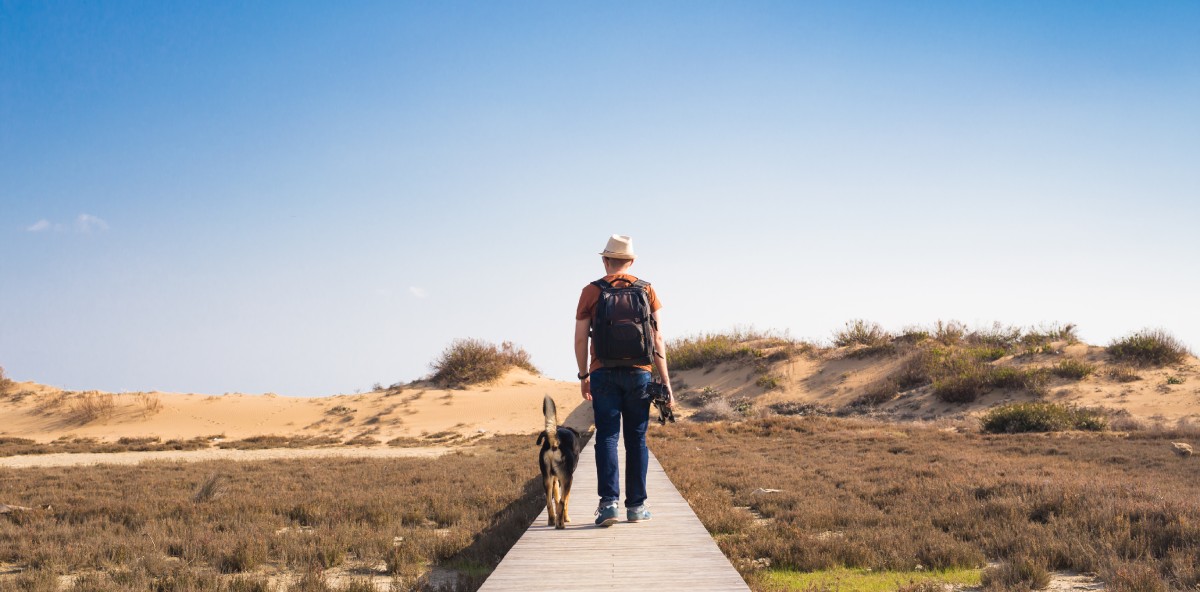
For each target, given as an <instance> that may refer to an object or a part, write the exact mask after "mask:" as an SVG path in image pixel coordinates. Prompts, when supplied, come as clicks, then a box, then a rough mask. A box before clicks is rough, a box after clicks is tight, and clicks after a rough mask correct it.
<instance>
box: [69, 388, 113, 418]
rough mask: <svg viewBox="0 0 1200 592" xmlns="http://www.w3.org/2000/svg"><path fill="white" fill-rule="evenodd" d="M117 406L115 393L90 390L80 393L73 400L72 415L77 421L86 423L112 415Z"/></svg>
mask: <svg viewBox="0 0 1200 592" xmlns="http://www.w3.org/2000/svg"><path fill="white" fill-rule="evenodd" d="M116 408H117V402H116V396H115V395H113V394H110V393H100V392H96V391H88V392H85V393H80V394H79V395H78V396H76V397H75V398H74V400H73V401H72V402H71V416H72V418H74V419H75V421H77V422H79V423H81V424H86V423H91V422H93V421H96V420H100V419H104V418H106V417H109V416H111V415H112V414H113V411H114V410H116Z"/></svg>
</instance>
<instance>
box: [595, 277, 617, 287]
mask: <svg viewBox="0 0 1200 592" xmlns="http://www.w3.org/2000/svg"><path fill="white" fill-rule="evenodd" d="M592 285H593V286H596V287H597V288H600V289H601V290H611V289H612V287H613V285H612V284H610V283H608V282H606V281H604V278H600V279H598V280H596V281H594V282H592Z"/></svg>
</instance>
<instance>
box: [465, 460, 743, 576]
mask: <svg viewBox="0 0 1200 592" xmlns="http://www.w3.org/2000/svg"><path fill="white" fill-rule="evenodd" d="M618 455H619V458H620V459H621V462H622V463H623V462H624V461H625V453H624V442H623V441H622V442H621V445H620V449H619V451H618ZM624 469H625V468H624V466H622V467H621V476H622V481H624ZM646 488H647V491H648V492H649V494H650V499H649V500H648V503H649V506H650V511H651V513H652V514H653V519H652V520H651V521H649V522H638V523H636V524H630V523H627V522H625V520H624V518H625V509H624V507H622V508H621V513H620V514H619V517H620V518H621V522H618V523H617V524H615V525H613V526H611V527H608V528H599V527H597V526H595V525H594V524H593V520H595V517H594V514H593V512H594V511H595V509H596V505H597V502H598V500H599V496H598V495H597V494H596V454H595V447H594V445H593V444H592V443H589V444H588V445H587V446H586V447H585V448H584V451H583V453H582V454H581V455H580V458H579V467H578V468H577V469H576V471H575V483H574V485H573V486H572V488H571V510H570V517H571V519H572V522H571V523H570V524H568V525H567V528H566V529H565V530H555V529H554V528H553V527H550V526H546V516H547V515H546V511H545V510H542V514H541V515H540V516H538V517H537V519H536V520H534V522H533V525H531V526H530V527H529V529H528V530H526V531H525V534H524V535H523V536H522V537H521V540H519V541H517V544H516V545H513V548H512V549H511V550H509V552H508V554H507V555H505V557H504V559H503V560H502V561H501V562H500V565H499V566H497V567H496V570H495V571H493V572H492V574H491V576H489V577H488V579H487V581H486V582H484V583H483V587H482V588H480V591H481V592H508V591H521V592H526V591H538V590H562V591H568V592H570V591H577V590H578V591H585V590H633V589H642V588H652V589H654V591H655V592H670V591H672V590H695V591H700V592H710V591H711V592H716V591H727V590H739V591H743V592H745V591H748V590H749V589H750V588H749V587H748V586H747V585H746V582H745V581H743V580H742V577H741V575H739V574H738V572H737V570H735V569H734V568H733V566H732V565H731V564H730V563H729V560H728V559H727V558H726V557H725V554H724V553H722V552H721V549H720V548H718V547H717V544H716V542H715V541H713V539H712V537H711V536H709V534H708V531H707V530H705V528H704V525H703V524H701V523H700V519H699V518H697V517H696V514H695V513H694V512H692V508H691V507H690V506H688V503H687V501H686V500H684V499H683V496H682V495H680V494H679V491H678V490H677V489H675V486H674V485H673V484H671V480H670V479H668V478H667V474H666V472H664V471H663V469H662V465H660V464H658V459H657V458H655V457H654V454H653V453H651V454H650V466H649V470H648V471H647V477H646ZM621 490H622V491H624V490H625V489H624V483H622V489H621Z"/></svg>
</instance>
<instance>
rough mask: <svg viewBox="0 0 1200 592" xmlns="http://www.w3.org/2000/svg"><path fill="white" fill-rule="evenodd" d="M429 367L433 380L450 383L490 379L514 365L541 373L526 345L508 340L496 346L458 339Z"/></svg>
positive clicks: (480, 381) (475, 340) (462, 383)
mask: <svg viewBox="0 0 1200 592" xmlns="http://www.w3.org/2000/svg"><path fill="white" fill-rule="evenodd" d="M430 367H431V368H432V369H433V377H432V380H433V382H434V383H436V384H438V385H441V386H448V387H463V386H469V385H472V384H479V383H484V382H491V381H494V380H496V379H498V378H500V377H501V376H503V375H504V373H505V372H507V371H508V370H509V369H511V368H523V369H525V370H528V371H530V372H533V373H535V374H536V373H538V369H537V368H536V367H534V365H533V363H532V362H531V361H530V360H529V353H528V352H526V351H525V350H524V349H521V348H520V347H518V346H517V345H514V344H513V343H512V342H509V341H505V342H504V343H501V344H500V345H498V346H497V345H496V344H494V343H489V342H487V341H483V340H481V339H456V340H455V341H454V342H452V343H451V344H450V346H449V347H447V348H446V349H445V350H444V351H443V352H442V355H441V356H440V357H439V358H438V359H437V360H436V361H434V362H433V363H432V364H430Z"/></svg>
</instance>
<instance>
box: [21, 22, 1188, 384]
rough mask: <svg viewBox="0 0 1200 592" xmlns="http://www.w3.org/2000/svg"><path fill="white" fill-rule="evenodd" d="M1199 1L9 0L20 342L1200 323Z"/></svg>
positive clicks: (309, 352)
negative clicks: (579, 309) (857, 321)
mask: <svg viewBox="0 0 1200 592" xmlns="http://www.w3.org/2000/svg"><path fill="white" fill-rule="evenodd" d="M1197 31H1200V4H1197V3H1179V2H1102V3H1097V2H1062V3H1041V2H1008V3H973V4H963V3H955V2H927V3H920V4H915V3H890V2H849V3H788V2H747V3H709V2H695V3H676V2H664V3H653V4H645V3H616V4H605V5H583V6H579V5H563V4H556V3H541V2H506V3H486V4H485V3H478V4H472V3H434V4H430V3H384V2H378V3H376V2H366V3H356V4H354V5H352V6H332V5H329V6H326V5H295V4H292V3H282V2H263V3H256V4H253V5H249V6H247V5H239V4H234V3H221V2H214V3H187V4H178V3H172V4H157V3H129V4H120V5H88V6H80V5H72V6H69V7H58V6H47V5H38V4H27V3H8V4H3V5H0V278H2V279H0V282H2V283H0V286H3V289H0V311H2V312H0V366H2V367H3V368H4V369H5V370H6V372H7V373H8V375H9V376H10V377H11V378H14V379H16V380H34V381H38V382H42V383H47V384H51V385H55V386H60V387H64V388H70V389H101V390H108V391H122V390H133V391H138V390H142V391H145V390H164V391H179V392H202V393H222V392H250V393H254V392H268V391H270V392H276V393H279V394H284V395H301V396H313V395H326V394H333V393H345V392H354V391H355V390H357V389H363V390H365V389H367V388H369V387H370V385H371V384H373V383H376V382H378V383H383V384H390V383H393V382H398V381H405V382H406V381H409V380H413V379H416V378H419V377H421V376H423V375H425V374H427V373H428V365H429V363H430V362H431V361H433V360H434V359H435V358H436V357H437V355H438V354H439V353H440V352H441V351H442V349H443V348H445V347H446V346H447V345H448V344H449V343H450V342H451V341H452V340H453V339H456V338H466V337H474V338H481V339H487V340H490V341H494V342H500V341H505V340H508V341H513V342H515V343H517V344H519V345H521V346H523V347H524V348H525V349H526V350H528V351H529V352H530V354H531V355H532V358H533V361H534V363H535V364H536V365H538V367H539V368H541V369H542V370H543V372H545V373H546V374H547V375H549V376H551V377H554V378H563V379H570V378H571V377H572V376H573V374H574V372H575V369H574V360H573V353H572V349H571V339H572V328H573V317H571V318H569V315H572V313H573V312H574V308H575V303H576V300H577V298H578V295H579V290H580V289H581V288H582V287H583V285H584V284H586V283H587V282H588V281H591V280H593V279H595V278H596V277H599V275H601V273H602V269H601V266H600V262H599V257H598V256H597V253H598V251H599V250H600V249H601V248H602V247H603V246H604V243H605V240H606V239H607V237H608V236H609V235H610V234H614V233H620V234H629V235H632V236H633V237H634V240H635V245H636V248H637V250H638V253H639V255H640V259H639V260H638V262H637V263H636V264H635V266H634V268H633V272H634V273H635V274H637V275H639V276H641V277H644V278H646V279H648V280H649V281H651V282H652V283H654V285H655V286H656V288H657V289H658V290H659V292H660V294H661V296H662V300H663V303H664V305H665V307H664V309H663V315H664V329H665V332H666V336H667V338H668V339H671V338H676V337H683V336H686V335H691V334H696V333H701V332H711V331H720V330H724V329H728V328H731V327H734V326H754V327H757V328H760V329H773V330H778V331H786V332H788V333H789V334H790V335H791V336H793V337H797V338H809V339H828V338H829V336H830V335H831V334H832V332H833V331H834V330H836V329H838V328H839V327H841V326H842V324H843V323H844V322H846V321H847V320H850V319H854V318H863V319H867V320H872V321H876V322H879V323H881V324H882V325H883V326H884V327H885V328H888V329H892V330H898V329H901V328H903V327H905V326H907V325H912V324H930V323H933V322H934V321H936V320H939V319H942V320H951V319H956V320H959V321H963V322H965V323H967V324H968V325H972V326H984V325H990V324H991V323H992V322H993V321H999V322H1002V323H1005V324H1012V325H1020V326H1026V327H1027V326H1036V325H1038V324H1041V323H1049V322H1062V323H1075V324H1077V325H1078V326H1079V333H1080V335H1081V337H1082V338H1083V339H1084V340H1085V341H1087V342H1089V343H1094V344H1097V345H1104V344H1106V343H1107V342H1108V341H1109V340H1111V339H1113V338H1116V337H1119V336H1121V335H1124V334H1128V333H1131V332H1133V331H1136V330H1139V329H1142V328H1153V327H1161V328H1164V329H1166V330H1167V331H1169V332H1171V333H1172V334H1174V335H1175V336H1177V337H1179V338H1180V339H1181V340H1183V341H1184V342H1185V343H1186V344H1187V345H1188V346H1190V347H1191V348H1192V349H1193V351H1195V350H1197V349H1198V348H1200V313H1197V312H1196V305H1195V303H1194V302H1195V295H1196V294H1197V293H1200V274H1197V273H1196V272H1195V271H1194V267H1195V261H1196V259H1197V255H1200V239H1198V238H1197V235H1196V233H1195V232H1194V230H1193V229H1192V228H1191V226H1192V225H1194V223H1195V221H1197V220H1200V166H1198V163H1200V109H1197V108H1196V106H1197V105H1200V35H1197V34H1196V33H1197Z"/></svg>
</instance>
